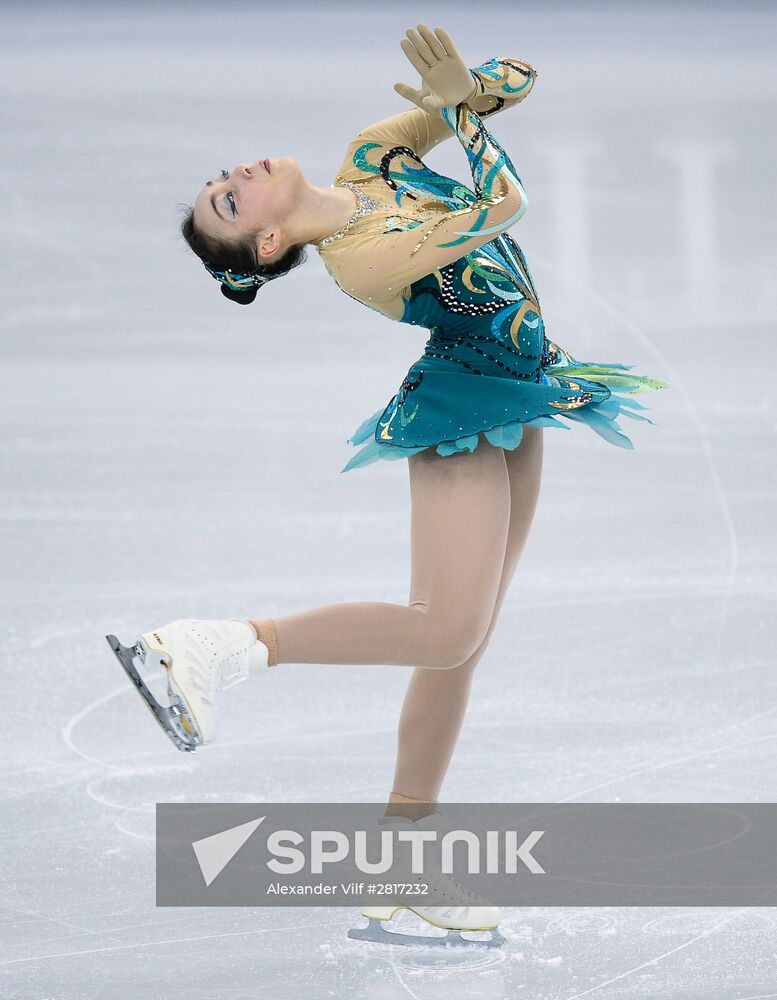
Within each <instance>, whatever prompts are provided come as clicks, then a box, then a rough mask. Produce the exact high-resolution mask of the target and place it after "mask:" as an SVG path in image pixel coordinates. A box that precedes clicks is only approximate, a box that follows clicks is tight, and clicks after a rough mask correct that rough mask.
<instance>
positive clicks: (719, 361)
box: [0, 3, 777, 1000]
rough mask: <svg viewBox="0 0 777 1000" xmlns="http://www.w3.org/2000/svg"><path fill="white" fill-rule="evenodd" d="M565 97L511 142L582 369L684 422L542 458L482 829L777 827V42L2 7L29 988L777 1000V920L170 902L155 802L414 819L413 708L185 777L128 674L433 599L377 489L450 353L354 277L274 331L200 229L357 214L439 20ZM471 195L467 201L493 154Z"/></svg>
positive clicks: (343, 703) (534, 251)
mask: <svg viewBox="0 0 777 1000" xmlns="http://www.w3.org/2000/svg"><path fill="white" fill-rule="evenodd" d="M419 20H423V21H425V22H426V23H429V24H432V25H436V24H438V23H441V24H442V25H443V26H444V27H446V28H447V30H448V31H449V32H450V33H451V35H452V36H453V37H454V38H455V39H456V40H457V41H458V42H459V45H460V48H461V49H462V52H463V54H464V55H465V58H466V59H467V60H468V62H469V63H470V65H475V64H476V63H478V62H482V61H484V60H485V59H487V58H489V57H491V56H494V55H496V56H499V55H508V56H510V55H514V56H520V57H523V58H526V59H528V60H529V61H531V62H532V63H533V64H534V65H536V66H537V67H538V68H539V70H540V79H539V81H538V85H537V88H536V91H535V93H534V94H533V95H532V96H531V98H530V100H529V101H527V103H526V104H525V105H524V106H522V107H521V108H520V109H517V110H516V111H514V112H511V113H508V114H506V115H504V116H500V117H498V118H496V119H494V120H493V123H492V128H493V131H494V134H495V135H496V136H497V137H498V138H499V139H500V141H501V142H502V143H503V144H504V145H505V147H506V148H507V149H508V150H509V152H510V154H511V157H512V159H513V161H514V163H515V165H516V167H517V169H518V171H519V173H520V175H521V178H522V180H523V182H524V185H525V187H526V189H527V191H528V193H529V197H530V201H531V208H530V211H529V213H528V214H527V217H526V219H525V220H523V221H522V222H521V223H520V227H519V230H520V231H519V230H518V229H517V230H516V231H515V236H516V238H517V239H518V240H519V242H520V243H521V244H522V245H523V247H524V249H525V251H526V254H527V256H528V260H529V264H530V266H531V267H532V271H533V274H534V277H535V279H536V282H537V285H538V289H539V293H540V298H541V302H542V304H543V312H544V314H545V317H546V322H547V326H548V331H549V334H550V335H551V336H552V337H553V338H554V339H556V340H557V341H558V342H559V343H561V344H562V345H564V346H565V347H567V348H568V349H569V350H570V351H572V353H573V354H575V355H576V356H577V357H579V358H581V359H586V360H602V361H622V362H626V363H633V364H635V366H636V367H635V370H636V371H638V372H642V373H645V374H650V375H653V376H655V377H657V378H662V379H665V380H667V381H669V382H670V383H672V386H673V387H672V388H671V389H668V390H665V391H663V392H660V393H652V394H645V395H643V396H640V397H638V398H639V399H640V401H642V402H645V403H646V404H647V405H649V406H650V407H651V411H650V413H649V415H650V416H651V417H652V418H653V419H655V420H656V421H657V424H656V426H654V427H651V426H649V425H647V424H639V423H637V422H634V421H629V420H627V419H626V420H623V421H622V424H623V427H624V430H625V431H626V432H627V433H628V434H629V435H630V436H632V438H633V440H634V442H635V445H636V448H635V450H634V451H631V452H629V451H622V450H619V449H616V448H614V447H612V446H610V445H608V444H606V443H605V442H604V441H602V440H601V439H600V438H598V437H597V436H596V435H594V434H593V433H592V432H591V431H589V430H588V429H586V428H584V427H581V426H578V425H574V426H573V427H572V428H571V429H570V430H569V431H568V432H567V433H563V432H561V431H558V430H548V431H546V432H545V447H546V457H545V469H544V483H543V488H542V495H541V501H540V505H539V509H538V512H537V516H536V520H535V524H534V527H533V532H532V536H531V539H530V541H529V544H528V546H527V548H526V551H525V555H524V557H523V560H522V563H521V566H520V567H519V570H518V573H517V576H516V579H515V582H514V585H513V589H512V591H511V593H510V595H509V597H508V600H507V601H506V604H505V607H504V610H503V612H502V616H501V619H500V623H499V627H498V629H497V631H496V632H495V634H494V637H493V640H492V643H491V647H490V650H489V653H488V655H487V656H486V657H485V658H484V660H483V662H482V663H481V664H480V666H479V667H478V672H477V675H476V680H475V684H474V689H473V693H472V699H471V703H470V707H469V711H468V715H467V718H466V722H465V725H464V729H463V732H462V736H461V740H460V743H459V746H458V748H457V751H456V754H455V756H454V759H453V763H452V765H451V769H450V772H449V775H448V779H447V782H446V785H445V788H444V798H445V799H447V800H448V801H468V800H470V801H512V802H522V801H538V802H549V801H567V802H584V801H587V802H590V801H607V802H613V801H622V802H625V801H639V802H650V801H668V802H679V801H730V802H738V801H771V800H773V799H774V796H775V791H776V790H777V787H776V785H775V777H774V775H775V750H776V749H777V740H776V739H775V723H776V722H777V705H776V704H775V697H776V696H777V685H776V684H775V676H774V671H775V656H774V649H775V593H776V590H775V584H776V583H777V579H776V578H777V572H776V570H775V566H776V565H777V562H776V561H775V554H776V553H775V509H777V508H776V506H775V491H776V490H777V468H776V464H777V463H776V462H775V454H776V450H775V431H776V430H777V419H776V417H775V406H774V372H775V370H777V347H776V346H775V345H776V344H777V337H776V336H775V334H776V333H777V331H776V330H775V318H776V317H777V277H776V275H777V259H775V258H776V257H777V252H776V251H775V241H774V226H775V218H776V215H777V213H776V211H775V210H776V209H777V198H776V196H775V190H776V186H775V184H774V174H775V143H774V120H775V110H776V107H775V104H776V102H775V71H774V61H773V51H772V50H773V43H774V35H775V16H774V8H773V6H770V5H766V4H764V5H761V6H757V7H752V8H751V7H748V6H746V5H743V4H738V5H735V6H734V5H732V9H726V8H723V7H720V8H719V7H717V6H714V5H712V4H698V5H697V4H694V5H688V6H687V7H684V8H679V7H678V6H677V5H672V6H666V7H658V6H652V5H651V6H638V5H637V4H635V3H632V4H630V5H629V6H628V9H625V5H615V4H613V5H610V4H598V5H596V6H591V7H588V6H586V5H583V4H574V5H571V4H570V5H562V6H557V7H548V6H543V7H542V8H540V7H532V6H527V5H525V4H521V5H514V4H507V5H504V6H499V5H497V4H490V3H489V4H480V5H475V4H472V5H469V6H467V7H465V6H463V5H459V4H456V5H446V6H445V8H444V9H443V8H439V7H436V6H434V5H433V4H427V5H425V6H424V7H423V9H422V8H420V7H417V6H399V7H397V6H396V5H391V7H390V8H386V9H374V10H370V9H368V8H367V7H366V6H365V5H359V6H356V5H354V6H353V7H350V8H346V7H339V8H336V7H328V8H325V9H323V10H321V9H320V10H319V11H318V12H317V13H313V12H311V11H306V10H305V9H304V8H300V7H295V6H294V5H290V4H285V5H282V9H279V6H278V5H274V4H273V5H270V4H251V5H246V6H239V5H235V4H225V5H216V4H214V5H205V4H182V5H178V6H175V5H173V4H164V5H151V4H147V5H146V4H143V5H138V6H134V7H125V6H120V5H118V4H112V5H110V7H107V6H106V5H100V6H93V7H78V6H72V5H70V4H68V5H59V6H52V7H44V6H41V5H35V4H25V5H23V6H22V5H18V6H17V5H11V4H6V5H3V7H2V10H1V11H0V36H1V37H2V38H3V42H2V59H1V60H0V85H1V86H2V97H3V99H2V103H1V104H0V122H2V135H3V146H4V151H3V157H2V160H1V161H0V176H1V177H2V205H3V210H2V216H1V221H0V225H1V226H2V239H3V247H4V252H3V274H4V281H3V288H2V293H1V294H2V307H3V309H2V341H1V342H0V352H1V354H0V362H1V367H0V399H1V400H2V414H3V416H2V423H1V424H0V452H1V454H2V469H3V478H2V487H1V488H2V507H1V508H0V541H1V542H2V560H1V563H0V574H1V579H0V586H2V593H1V597H2V615H1V618H2V633H1V635H2V656H3V663H2V668H1V669H2V674H1V676H0V680H1V681H2V689H1V691H0V694H1V696H2V707H3V713H2V729H3V740H2V744H3V754H2V762H1V763H0V801H1V802H2V806H1V811H0V845H1V848H0V887H1V888H2V896H0V995H1V996H2V997H3V998H6V997H7V998H10V1000H33V998H34V1000H82V998H84V1000H87V998H89V1000H91V998H98V997H99V998H101V1000H114V998H115V1000H124V998H126V1000H155V998H163V997H164V998H169V997H179V996H186V997H188V998H190V1000H248V998H252V1000H253V998H257V1000H258V998H265V997H273V998H274V1000H291V998H296V997H305V998H311V1000H321V998H328V997H337V998H344V1000H352V998H354V1000H355V998H370V1000H389V998H391V1000H394V998H402V1000H405V998H416V1000H438V998H442V997H446V998H447V997H449V996H451V995H456V996H458V995H465V994H467V995H469V996H472V997H478V998H480V1000H491V998H501V997H511V998H512V997H527V998H532V1000H546V998H547V1000H574V998H577V997H584V996H586V997H587V996H593V997H596V998H597V1000H616V998H629V1000H643V998H647V997H661V998H667V997H672V998H675V997H683V998H688V1000H691V998H693V1000H697V998H698V1000H746V998H750V1000H753V998H756V997H758V998H765V997H777V959H776V958H775V955H776V953H777V933H776V928H777V916H776V915H775V912H774V910H771V909H745V910H737V909H727V908H725V909H715V908H709V909H697V908H687V909H685V908H677V909H631V908H623V909H598V910H595V909H554V908H547V909H542V908H532V909H520V908H514V909H506V910H505V911H504V919H503V922H502V930H503V932H504V934H505V936H506V937H508V938H509V944H508V947H507V949H506V950H505V951H504V952H503V953H500V954H497V955H488V956H487V957H486V958H477V959H469V960H468V961H467V962H463V963H462V962H459V961H448V962H447V963H444V964H443V965H442V966H440V967H438V966H437V962H438V959H437V958H436V957H433V956H426V957H424V956H423V955H421V956H419V955H418V954H416V953H412V952H410V951H409V950H404V949H386V948H384V949H382V950H381V949H380V948H379V947H378V946H365V945H363V944H359V943H357V942H354V941H350V940H348V939H347V938H346V936H345V933H346V930H347V928H348V927H349V926H352V925H353V924H354V923H356V922H361V921H360V918H359V917H358V915H357V913H356V912H355V911H354V910H351V909H348V908H338V907H335V908H329V909H319V908H294V907H285V908H264V909H259V908H257V909H250V910H244V909H240V908H235V909H217V908H210V909H195V908H191V909H180V910H179V909H164V908H159V909H157V908H156V907H155V902H154V841H153V830H154V826H153V823H154V803H155V802H158V801H246V800H247V801H252V800H257V801H265V802H272V801H283V800H286V801H375V802H379V801H382V800H384V799H385V797H386V795H387V793H388V791H389V789H390V787H391V779H392V774H393V765H394V744H395V732H396V722H397V715H398V712H399V707H400V704H401V700H402V696H403V692H404V687H405V684H406V682H407V679H408V677H409V673H408V671H407V670H406V668H401V667H389V666H316V665H306V666H302V665H289V666H284V667H281V668H280V669H278V670H277V671H274V672H273V673H272V676H268V677H267V678H266V679H265V680H266V683H265V684H264V686H263V687H262V688H259V687H258V686H257V688H256V692H255V695H254V696H251V697H250V696H248V695H247V694H246V689H245V688H241V689H238V690H239V691H240V692H241V694H240V696H239V697H238V696H236V695H235V693H234V692H227V693H226V694H225V699H224V704H225V709H224V713H225V714H224V716H223V718H224V720H225V724H224V727H225V729H226V732H225V735H224V738H223V739H222V740H221V741H220V742H219V744H218V745H216V746H214V747H213V748H212V749H211V750H210V751H209V752H203V753H201V754H198V755H197V756H196V757H195V758H188V757H184V756H183V755H182V754H178V753H176V751H175V750H174V749H173V747H172V745H171V744H170V743H168V741H167V740H166V739H165V737H164V736H163V735H162V733H161V732H160V731H159V730H158V729H157V728H156V727H155V725H154V723H153V721H152V719H151V717H150V715H149V714H148V713H147V712H146V711H145V710H144V709H143V707H142V705H141V704H140V701H139V699H138V697H137V695H136V694H135V693H134V692H133V691H132V690H131V689H130V686H129V684H128V683H127V681H126V679H125V678H124V676H123V675H122V674H121V672H120V670H119V668H118V665H117V664H116V662H115V660H114V659H113V657H112V656H111V654H110V651H109V649H108V647H107V644H106V642H105V639H104V635H105V634H106V633H108V632H113V633H115V634H117V635H118V636H119V637H120V638H122V639H123V640H124V641H125V642H129V641H130V640H132V639H133V638H134V636H135V635H136V634H137V633H138V632H139V631H145V630H147V629H148V628H151V627H153V626H156V625H158V624H161V623H164V622H167V621H169V620H171V619H173V618H178V617H197V616H200V617H241V616H242V617H249V616H250V617H257V618H258V617H264V616H272V615H277V614H284V613H290V612H293V611H295V610H301V609H303V608H306V607H312V606H318V605H321V604H327V603H330V602H340V601H346V600H384V601H400V602H401V601H404V600H406V596H407V586H408V544H409V528H408V491H407V468H406V464H405V463H395V464H394V463H382V464H380V465H376V466H371V467H369V468H367V469H363V470H357V471H354V472H350V473H348V474H346V475H340V474H339V469H340V468H341V467H342V466H343V465H344V464H345V462H346V461H347V459H348V458H349V457H350V454H351V449H350V447H349V446H348V445H347V444H346V443H345V439H346V437H347V436H348V435H349V434H350V433H351V432H352V431H353V429H354V428H355V427H356V426H357V425H358V424H359V423H360V422H361V420H362V419H363V418H364V417H365V416H366V415H368V414H369V413H371V412H373V411H374V410H375V409H377V408H378V407H379V406H383V405H384V404H385V403H386V402H388V400H389V398H390V396H391V395H392V393H393V392H395V391H396V389H397V387H398V385H399V382H400V381H401V379H402V377H403V375H404V373H405V371H406V369H407V367H408V365H409V364H410V363H411V362H412V361H414V360H415V359H416V357H418V355H419V354H420V353H421V351H422V348H423V338H422V337H421V336H420V335H419V331H415V330H413V329H411V328H409V327H405V326H399V325H397V324H394V323H391V322H390V321H389V320H384V319H382V318H381V317H380V316H378V315H377V314H375V313H373V312H370V311H369V310H367V309H365V308H363V307H361V306H359V305H358V304H357V303H355V302H353V301H352V300H350V299H348V298H347V297H346V296H345V295H343V294H341V293H340V292H339V291H338V289H337V288H336V287H335V286H334V284H332V282H331V281H330V280H329V278H328V276H327V275H326V273H325V271H324V269H323V266H322V265H321V262H320V261H319V260H318V259H317V258H316V255H315V253H314V252H313V251H312V249H311V251H310V259H309V261H308V262H307V264H306V265H304V266H303V267H302V268H300V269H299V270H298V271H296V272H295V273H293V274H292V275H290V276H289V277H288V278H286V279H285V280H283V281H282V282H278V283H276V284H275V285H271V286H269V287H268V288H267V289H265V290H264V291H263V292H262V293H261V301H260V302H257V304H255V305H254V306H252V307H250V308H248V309H245V310H242V309H238V308H236V307H234V306H232V305H231V304H230V303H227V302H226V301H225V300H224V299H223V298H222V297H221V296H220V295H219V294H218V288H217V286H216V283H215V282H213V281H212V279H210V278H208V277H207V275H206V274H205V272H204V271H203V270H202V268H201V267H200V265H199V264H198V263H197V261H196V260H195V259H194V257H193V256H192V255H191V254H190V253H189V252H188V251H187V250H186V248H185V247H184V246H183V243H182V241H181V240H180V239H179V237H178V236H177V232H176V226H177V219H178V215H177V212H176V204H177V203H183V202H191V201H192V200H193V198H194V195H195V194H196V192H197V190H198V189H199V187H200V186H201V184H202V183H203V181H204V180H205V179H206V178H207V177H209V176H214V175H215V174H216V173H217V171H218V169H219V168H221V167H222V166H223V167H228V168H231V167H232V166H233V165H234V163H235V162H238V161H240V160H254V159H257V158H259V157H261V156H271V157H277V156H282V155H294V156H296V157H297V158H298V160H299V162H300V165H301V167H302V169H303V171H304V172H305V173H306V175H307V176H309V177H310V179H311V180H313V181H314V182H315V183H320V184H328V183H329V182H330V181H331V179H332V176H333V174H334V171H335V169H336V167H337V165H338V163H339V161H340V158H341V156H342V152H343V150H344V147H345V144H346V143H347V141H348V140H349V139H350V138H351V136H352V135H353V134H354V133H355V132H356V131H358V129H359V128H361V127H362V126H363V125H364V124H366V123H367V122H368V121H370V120H374V119H376V118H380V117H384V116H385V115H387V114H390V113H392V112H394V111H398V110H402V109H403V108H404V107H405V106H406V105H404V104H403V102H402V101H401V99H400V98H399V97H398V96H397V95H396V94H395V92H394V91H393V89H392V86H393V83H394V82H395V81H396V80H405V81H407V82H414V80H415V77H414V74H413V73H412V71H410V70H409V67H408V66H407V63H406V61H405V59H404V56H403V55H402V52H401V49H400V47H399V39H400V38H401V37H402V35H403V33H404V30H405V28H407V27H408V26H409V25H411V24H414V23H417V22H418V21H419ZM430 162H431V163H432V165H434V166H435V167H436V168H437V169H440V170H447V171H448V172H451V173H454V174H455V175H457V176H460V177H462V178H463V179H467V172H466V162H465V158H464V156H463V154H462V152H461V150H460V149H459V148H457V147H454V146H453V145H452V144H450V143H449V144H446V145H445V146H443V147H440V148H439V149H438V150H436V151H435V152H434V153H433V154H432V155H431V158H430Z"/></svg>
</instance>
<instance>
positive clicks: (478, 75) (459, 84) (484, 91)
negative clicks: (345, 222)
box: [336, 24, 537, 182]
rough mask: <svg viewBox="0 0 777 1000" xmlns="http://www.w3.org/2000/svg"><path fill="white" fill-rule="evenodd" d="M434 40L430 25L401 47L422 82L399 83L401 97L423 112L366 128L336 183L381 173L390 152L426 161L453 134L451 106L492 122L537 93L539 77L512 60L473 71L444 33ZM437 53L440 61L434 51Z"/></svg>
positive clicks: (404, 114)
mask: <svg viewBox="0 0 777 1000" xmlns="http://www.w3.org/2000/svg"><path fill="white" fill-rule="evenodd" d="M436 33H437V34H436V35H435V34H433V33H432V32H431V31H430V30H429V29H428V28H427V27H426V26H425V25H423V24H421V25H419V26H418V30H417V31H414V29H412V28H411V29H409V30H408V33H407V34H408V38H403V39H402V42H401V45H402V48H403V51H404V52H405V55H406V56H407V57H408V59H409V60H410V62H411V64H412V65H413V66H414V68H415V69H416V70H417V71H418V73H419V75H420V76H421V89H420V90H416V89H414V88H413V87H410V86H408V84H405V83H397V84H395V86H394V89H395V90H396V92H397V93H398V94H401V95H402V96H403V97H405V98H407V99H408V100H409V101H412V102H413V103H414V104H417V105H418V106H417V107H416V108H414V109H413V110H410V111H401V112H399V113H398V114H395V115H390V116H389V117H387V118H382V119H381V120H380V121H376V122H373V123H372V124H371V125H367V126H366V128H363V129H362V130H361V131H360V132H359V133H358V134H357V135H356V136H355V137H354V138H353V139H352V140H351V142H350V143H349V144H348V148H347V150H346V155H345V157H344V158H343V161H342V163H341V165H340V169H339V171H338V174H337V178H336V181H337V182H341V181H344V180H346V181H352V180H357V179H359V178H361V179H363V178H364V174H365V172H368V173H378V171H379V170H380V165H381V160H382V159H383V157H384V156H385V154H386V152H387V151H388V150H390V149H392V148H395V147H398V146H405V147H407V148H408V149H411V150H412V151H413V152H414V153H415V154H416V155H417V156H424V155H425V154H426V153H428V152H429V151H430V150H431V149H433V148H434V147H435V146H437V145H438V144H439V143H440V142H442V141H443V140H444V139H447V138H448V137H449V136H450V135H451V134H452V133H451V129H450V128H449V126H448V124H447V123H446V122H445V121H444V120H443V118H442V116H441V110H442V108H443V107H445V106H455V105H456V104H459V103H466V104H468V105H469V107H470V108H471V109H472V110H473V111H474V112H475V113H476V114H477V115H478V116H479V117H480V118H487V117H489V116H491V115H494V114H497V113H498V112H500V111H502V110H503V109H504V108H510V107H514V106H515V105H516V104H520V102H521V101H523V100H524V98H525V97H527V95H528V94H529V93H530V91H531V90H532V88H533V87H534V81H535V79H536V77H537V71H536V70H535V69H534V67H533V66H530V65H529V63H527V62H524V61H523V60H521V59H517V58H512V57H494V58H491V59H489V60H487V61H486V62H484V63H482V64H481V65H479V66H476V67H474V68H472V69H470V68H468V67H467V65H466V63H465V62H464V60H463V59H462V57H461V56H460V55H459V53H458V50H457V49H456V47H455V45H454V43H453V41H452V39H451V38H450V36H449V35H448V34H447V33H446V32H445V31H443V29H442V28H437V29H436ZM432 46H434V47H435V49H436V53H437V54H436V55H435V53H434V52H433V51H432Z"/></svg>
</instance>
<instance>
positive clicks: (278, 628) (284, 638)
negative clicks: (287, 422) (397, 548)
mask: <svg viewBox="0 0 777 1000" xmlns="http://www.w3.org/2000/svg"><path fill="white" fill-rule="evenodd" d="M407 462H408V468H409V477H410V499H411V536H412V560H413V579H414V585H413V592H412V597H411V600H410V602H409V604H407V605H404V604H389V603H381V602H349V603H344V604H330V605H326V606H324V607H320V608H314V609H312V610H309V611H302V612H300V613H298V614H293V615H287V616H285V617H282V618H275V619H272V621H273V624H274V627H275V636H276V637H277V656H278V662H279V663H344V664H349V663H359V664H361V663H382V664H397V665H401V666H413V667H423V668H438V669H439V670H441V671H442V670H444V669H445V668H450V667H455V666H457V665H458V664H460V663H463V662H464V661H465V660H466V659H467V658H468V657H469V656H471V655H472V653H473V651H474V650H475V649H477V647H478V646H479V645H480V643H481V642H482V641H483V637H484V636H485V634H486V631H487V629H488V628H489V624H490V622H491V617H492V613H493V609H494V603H495V601H496V597H497V593H498V591H499V585H500V580H501V575H502V566H503V564H504V556H505V546H506V544H507V534H508V527H509V521H510V482H509V478H508V472H507V464H506V461H505V453H504V451H503V450H502V449H501V448H495V447H493V446H492V445H490V444H489V443H488V442H487V441H486V440H485V438H482V439H481V441H480V443H479V444H478V447H477V448H476V449H475V450H474V451H473V452H471V453H470V452H465V453H463V454H461V455H450V456H446V457H443V456H440V455H438V454H437V453H436V452H435V451H434V450H433V449H430V450H429V451H424V452H419V453H417V454H415V455H411V456H410V457H409V458H408V459H407ZM252 624H254V625H255V627H256V625H257V622H252ZM434 672H437V671H436V670H435V671H434Z"/></svg>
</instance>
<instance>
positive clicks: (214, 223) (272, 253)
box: [194, 156, 302, 263]
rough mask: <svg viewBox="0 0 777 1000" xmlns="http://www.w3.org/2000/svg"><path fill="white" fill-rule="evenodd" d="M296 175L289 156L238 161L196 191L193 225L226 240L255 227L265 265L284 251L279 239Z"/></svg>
mask: <svg viewBox="0 0 777 1000" xmlns="http://www.w3.org/2000/svg"><path fill="white" fill-rule="evenodd" d="M265 162H267V163H268V164H269V168H270V169H269V171H268V170H267V167H266V166H265ZM301 176H302V175H301V173H300V170H299V166H298V164H297V161H296V160H295V159H294V158H293V157H292V156H282V157H280V158H279V159H277V160H267V161H264V160H256V161H255V162H254V163H238V165H237V166H236V167H235V168H234V169H233V170H229V171H219V173H218V174H217V175H216V176H215V177H212V178H211V179H210V180H208V181H207V182H206V184H205V186H204V187H203V189H202V190H201V191H200V193H199V194H198V195H197V199H196V201H195V202H194V225H195V226H196V227H197V229H198V230H199V231H200V232H203V233H206V234H208V235H211V236H215V237H217V238H218V239H222V240H227V241H229V240H230V239H235V240H237V239H239V238H242V237H246V236H249V235H251V234H257V231H258V234H257V235H256V236H255V242H256V248H257V255H258V257H259V260H260V261H262V262H267V263H269V262H270V261H271V260H273V259H274V258H275V257H277V256H278V254H279V252H283V251H284V250H285V249H288V247H287V246H286V245H285V244H284V242H283V238H284V224H285V220H286V219H287V218H288V217H289V214H290V212H291V210H292V207H293V204H294V192H295V188H296V186H297V184H298V183H299V181H300V179H301Z"/></svg>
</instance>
